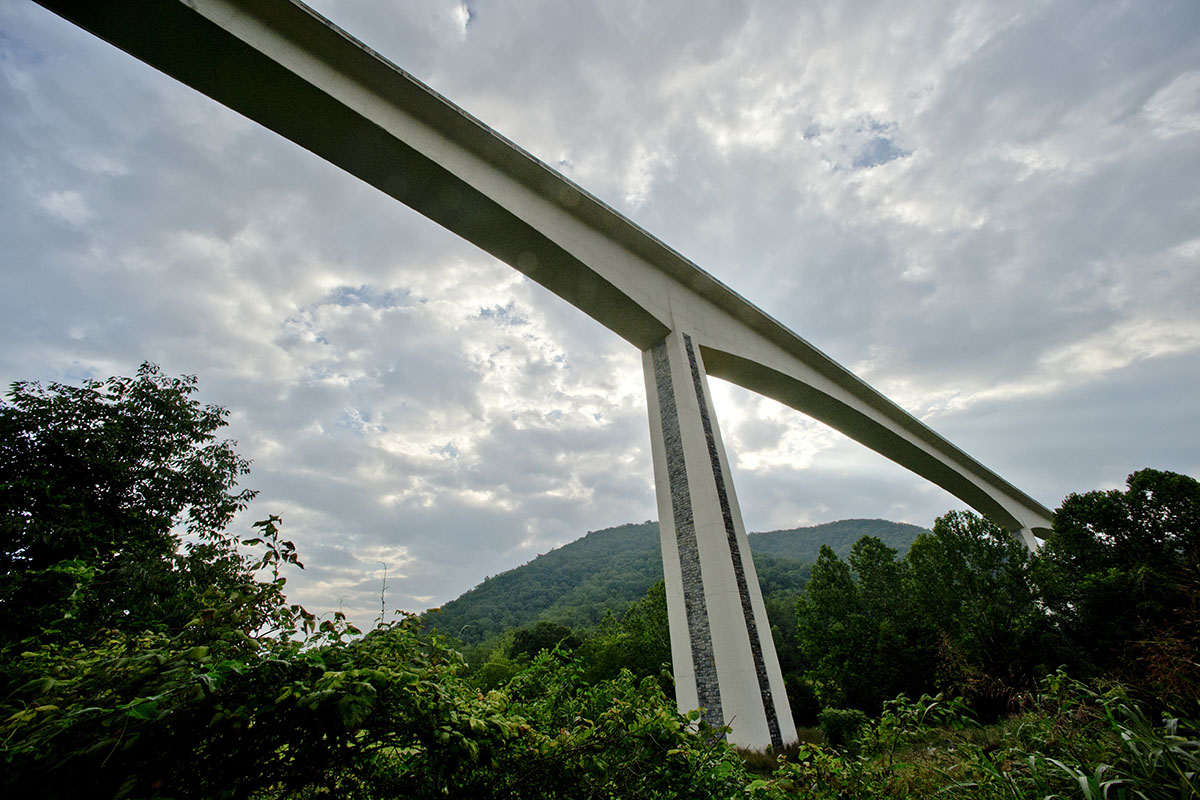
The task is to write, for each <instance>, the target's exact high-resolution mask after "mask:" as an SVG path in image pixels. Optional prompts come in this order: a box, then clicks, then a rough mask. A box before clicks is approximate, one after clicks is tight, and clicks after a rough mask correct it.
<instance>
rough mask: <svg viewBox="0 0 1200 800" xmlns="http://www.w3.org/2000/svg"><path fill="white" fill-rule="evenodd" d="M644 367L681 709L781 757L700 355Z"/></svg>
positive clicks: (782, 710)
mask: <svg viewBox="0 0 1200 800" xmlns="http://www.w3.org/2000/svg"><path fill="white" fill-rule="evenodd" d="M642 364H643V371H644V374H645V378H646V395H647V401H648V405H649V411H650V432H651V435H650V440H651V449H652V451H653V456H654V479H655V488H656V491H657V495H658V514H659V517H658V518H659V531H660V535H661V537H662V553H663V572H664V576H665V580H666V590H667V591H666V594H667V614H668V619H669V622H670V627H671V657H672V660H673V662H674V671H675V695H676V701H677V702H678V704H679V709H680V710H681V711H690V710H692V709H696V708H701V709H704V719H705V720H706V721H707V722H709V723H710V724H712V725H714V726H721V725H729V726H730V729H731V733H730V739H731V741H734V742H736V743H737V744H738V745H740V746H743V747H753V748H765V747H767V746H773V747H775V748H779V747H781V746H782V745H784V744H787V743H790V742H793V741H795V740H796V727H795V725H794V723H793V721H792V715H791V711H790V709H789V707H788V701H787V694H786V692H785V690H784V686H783V674H782V672H781V671H780V669H779V659H778V657H777V656H776V654H775V644H774V642H773V640H772V639H771V626H770V623H769V622H768V621H767V613H766V609H765V607H764V606H763V601H762V592H761V590H760V589H759V585H758V576H757V575H756V573H755V571H754V562H753V561H752V560H751V557H750V545H749V542H748V540H747V539H746V530H745V526H744V525H743V523H742V515H741V511H740V510H739V508H738V502H737V496H736V494H735V493H734V490H733V480H732V478H731V475H730V472H729V461H728V459H727V457H726V455H725V448H724V445H723V444H722V443H721V434H720V430H719V429H718V427H717V420H716V416H715V415H714V414H713V410H712V399H711V397H710V395H709V391H708V378H707V377H706V375H705V372H704V364H703V362H702V360H701V357H700V350H699V347H697V346H696V344H695V343H694V342H693V340H692V338H691V336H689V335H688V334H686V333H681V332H678V331H676V332H672V333H671V334H669V335H668V336H667V337H666V339H664V340H663V341H661V342H659V343H658V344H656V345H654V346H653V347H651V348H650V349H648V350H645V351H643V353H642Z"/></svg>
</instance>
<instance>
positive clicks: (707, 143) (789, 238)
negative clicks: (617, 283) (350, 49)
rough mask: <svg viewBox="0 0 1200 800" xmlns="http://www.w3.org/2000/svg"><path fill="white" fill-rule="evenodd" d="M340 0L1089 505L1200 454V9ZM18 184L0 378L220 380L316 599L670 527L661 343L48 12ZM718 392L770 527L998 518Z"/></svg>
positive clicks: (1157, 5)
mask: <svg viewBox="0 0 1200 800" xmlns="http://www.w3.org/2000/svg"><path fill="white" fill-rule="evenodd" d="M314 5H315V7H316V8H317V10H318V11H320V12H321V13H323V14H325V15H326V16H328V17H329V18H330V19H331V20H332V21H333V22H334V23H336V24H338V25H339V26H341V27H343V28H344V29H346V30H347V31H348V32H349V33H351V34H352V35H354V36H356V37H358V38H359V39H361V40H362V41H364V42H365V43H366V44H367V45H369V46H370V47H372V48H374V49H375V50H377V51H378V52H380V53H381V54H382V55H383V56H385V57H387V58H388V59H390V60H392V61H393V62H395V63H396V64H397V65H398V66H400V67H401V68H403V69H405V70H407V71H408V72H410V73H412V74H413V75H415V76H416V77H417V78H419V79H420V80H422V81H425V82H426V83H428V84H429V85H430V86H432V87H433V88H434V89H435V90H437V91H438V92H440V93H441V94H443V95H445V96H446V97H448V98H450V99H451V100H452V101H454V102H455V103H457V104H458V105H460V106H462V107H463V108H464V109H466V110H467V111H469V112H470V113H471V114H473V115H474V116H476V117H477V118H479V119H481V120H483V121H484V122H485V123H487V124H488V125H490V126H491V127H493V128H494V129H496V130H498V131H499V132H500V133H502V134H503V135H505V136H506V137H508V138H509V139H510V140H512V141H514V142H516V143H517V144H519V145H520V146H521V147H523V148H525V149H526V150H528V151H529V152H531V153H532V154H534V155H535V156H537V157H538V158H540V159H542V160H543V161H545V162H547V163H549V164H551V165H554V166H556V168H557V169H559V170H560V171H562V173H563V174H564V175H566V176H567V177H568V178H570V179H571V180H574V181H576V182H577V183H579V184H580V185H582V186H583V187H584V188H586V189H587V190H589V191H590V192H592V193H593V194H595V195H597V196H598V197H600V198H601V199H602V200H604V201H605V202H607V203H608V204H610V205H612V206H613V207H614V208H616V209H617V210H618V211H620V212H621V213H623V214H625V215H627V216H629V217H630V218H631V219H633V220H634V221H635V222H637V223H638V224H640V225H642V226H643V227H645V228H646V229H648V230H649V231H650V232H651V233H653V234H654V235H656V236H657V237H658V238H660V239H661V240H663V241H664V242H666V243H667V244H668V245H670V246H672V247H673V248H675V249H676V250H678V251H679V252H681V253H682V254H684V255H685V256H687V257H688V258H690V259H691V260H692V261H694V262H695V263H696V264H698V265H699V266H700V267H702V268H703V269H705V270H707V271H709V272H710V273H712V274H713V275H714V276H716V277H717V278H718V279H720V280H721V281H723V282H725V283H726V284H728V285H729V286H730V287H732V288H733V289H734V290H736V291H737V292H738V293H740V294H741V295H742V296H744V297H746V298H747V299H749V300H750V301H751V302H753V303H755V304H757V305H758V306H760V307H761V308H763V309H764V310H765V311H767V312H768V313H769V314H771V315H772V316H774V317H776V318H777V319H779V320H780V321H781V322H783V323H784V324H785V325H786V326H788V327H789V328H791V329H792V330H794V331H795V332H796V333H798V334H799V335H801V336H803V337H804V338H806V339H807V340H808V341H810V342H812V343H813V344H814V345H816V346H817V347H818V348H820V349H821V350H823V351H825V352H826V353H828V354H829V355H831V356H832V357H833V358H835V359H837V360H838V361H840V362H841V363H842V364H844V365H845V366H847V367H848V368H850V369H851V370H853V371H854V372H856V373H857V374H858V375H859V376H860V377H862V378H864V379H865V380H866V381H867V382H869V383H871V384H872V385H873V386H875V387H876V388H877V389H879V390H881V391H882V392H884V393H885V394H887V395H888V396H889V397H891V398H892V399H893V400H895V401H896V402H897V403H899V404H900V405H901V406H903V407H904V408H906V409H907V410H909V411H910V412H912V413H913V414H915V415H916V416H918V417H920V418H921V419H922V420H924V421H925V422H926V423H928V424H929V425H930V426H932V427H933V428H934V429H935V430H937V431H938V432H940V433H942V434H943V435H945V436H946V437H947V438H949V439H950V440H951V441H952V442H954V443H955V444H957V445H959V446H960V447H962V448H963V449H965V450H966V451H967V452H968V453H970V454H971V455H973V456H974V457H975V458H977V459H978V460H980V461H981V462H983V463H984V464H985V465H987V466H988V467H990V468H992V469H994V470H995V471H997V472H998V473H999V474H1000V475H1002V476H1004V477H1005V478H1007V479H1008V480H1009V481H1011V482H1012V483H1014V484H1015V485H1017V486H1018V487H1020V488H1021V489H1023V490H1025V491H1026V492H1028V493H1029V494H1031V495H1033V496H1034V497H1035V498H1037V499H1038V500H1040V501H1042V502H1043V503H1045V504H1046V505H1048V506H1050V507H1051V508H1054V507H1056V506H1057V505H1058V504H1059V503H1060V502H1061V500H1062V498H1063V497H1064V496H1065V495H1066V494H1067V493H1069V492H1072V491H1087V490H1091V489H1094V488H1101V487H1114V486H1119V485H1121V484H1122V483H1123V481H1124V479H1125V476H1126V475H1127V474H1128V473H1129V472H1131V471H1133V470H1135V469H1139V468H1141V467H1145V466H1153V467H1158V468H1164V469H1172V470H1176V471H1180V472H1186V473H1188V474H1192V475H1197V474H1200V423H1198V421H1197V409H1200V3H1196V2H1195V1H1194V0H1178V2H1158V0H1142V1H1141V2H1127V3H1126V2H1123V3H1118V2H1111V1H1103V2H1097V1H1096V0H1079V1H1078V2H1071V1H1069V0H1064V1H1063V2H1037V1H1036V0H1033V1H1030V0H1022V2H1018V3H1013V2H1011V0H989V1H987V2H972V3H951V2H927V3H904V4H899V5H897V4H895V3H887V2H851V1H849V0H830V1H829V2H817V1H814V2H804V3H797V2H795V0H786V1H784V0H781V1H780V2H760V1H759V0H754V1H753V2H729V1H728V0H721V1H720V2H715V1H713V2H709V1H707V0H687V1H686V2H683V1H681V0H655V2H652V3H651V2H646V1H645V0H595V1H594V2H582V1H581V2H563V0H524V1H522V2H517V1H516V0H509V2H500V1H499V0H495V1H491V2H489V1H488V0H478V2H473V3H471V2H469V3H466V4H462V3H456V2H452V1H451V0H404V2H398V1H397V0H324V1H323V2H317V3H315V4H314ZM0 209H2V210H3V214H2V215H0V268H2V272H0V383H2V384H3V385H5V386H7V384H8V383H10V382H11V381H14V380H41V381H43V382H46V381H55V380H57V381H78V380H80V379H82V378H85V377H98V378H104V377H107V376H110V375H113V374H126V375H128V374H132V373H133V372H134V371H135V370H136V369H137V366H138V364H139V363H140V362H142V361H143V360H150V361H153V362H156V363H158V364H160V365H161V366H162V367H163V368H164V370H166V371H167V372H169V373H172V374H179V373H188V374H195V375H197V376H198V377H199V381H200V386H201V390H202V396H203V399H204V400H205V401H208V402H215V403H219V404H221V405H224V406H226V407H227V408H229V409H230V411H231V412H232V414H231V424H230V427H229V429H228V430H229V436H230V437H232V438H235V439H237V440H238V442H239V451H240V452H241V453H242V454H243V455H244V456H246V457H248V458H250V459H252V460H253V462H254V463H253V472H252V474H251V475H250V476H248V478H247V480H246V482H245V485H247V486H249V487H251V488H256V489H258V490H259V491H260V495H259V498H258V499H257V500H256V501H255V503H254V504H253V506H252V507H251V509H250V510H249V511H248V512H247V514H246V515H245V516H244V517H243V518H241V520H240V521H239V523H238V524H239V526H242V527H246V526H248V524H249V522H251V521H253V520H254V519H261V518H263V517H265V516H266V515H267V514H269V513H276V514H280V515H282V517H283V519H284V532H285V534H286V535H287V536H288V537H290V538H293V539H294V540H295V541H296V543H297V545H298V546H299V548H300V551H301V557H302V560H303V561H305V563H306V564H307V567H308V568H307V569H306V570H305V571H304V572H303V573H301V574H298V575H295V576H293V578H292V582H291V583H290V584H289V586H290V587H291V596H292V598H293V599H296V600H299V601H301V602H304V603H305V604H307V605H308V606H309V607H310V609H311V610H314V611H318V612H330V611H331V610H335V609H338V608H341V609H343V610H345V611H347V612H348V613H350V614H351V616H352V618H354V619H357V620H359V621H360V622H367V623H369V622H370V621H371V619H373V618H374V617H375V616H377V615H378V611H379V606H380V600H379V595H380V588H381V581H382V574H383V572H382V570H383V566H382V565H384V564H386V565H387V570H388V572H387V593H386V595H387V596H386V603H387V607H388V609H389V611H390V610H392V609H396V608H404V609H408V610H413V611H419V610H422V609H424V608H426V607H428V606H430V605H437V604H440V603H442V602H445V601H447V600H450V599H452V598H454V597H456V596H457V595H459V594H460V593H462V592H463V591H465V590H466V589H469V588H470V587H471V586H473V585H475V584H476V583H478V582H479V581H481V580H482V579H483V578H484V577H485V576H487V575H494V574H496V573H498V572H501V571H504V570H506V569H509V568H511V567H514V566H517V565H518V564H521V563H524V562H526V561H528V560H530V559H532V558H533V557H534V556H536V555H538V554H539V553H543V552H546V551H548V550H550V549H552V548H554V547H556V546H558V545H561V544H563V543H566V542H568V541H571V540H573V539H575V538H578V537H579V536H581V535H583V534H584V533H586V532H587V531H589V530H595V529H599V528H604V527H608V526H611V525H617V524H621V523H624V522H641V521H643V520H646V519H653V518H655V516H656V510H655V504H654V496H653V476H652V474H651V461H650V452H649V427H648V423H647V420H646V412H645V390H644V386H643V383H642V373H641V363H640V356H639V354H638V353H637V352H636V350H635V349H634V348H632V347H631V346H630V345H628V344H627V343H625V342H624V341H623V340H620V339H618V338H617V337H616V336H615V335H613V334H611V333H609V332H608V331H607V330H605V329H604V328H602V327H601V326H600V325H599V324H598V323H595V322H594V321H592V320H591V319H590V318H588V317H586V316H584V315H583V314H582V313H581V312H579V311H577V310H575V309H574V308H573V307H571V306H570V305H568V304H567V303H565V302H564V301H561V300H559V299H558V298H557V297H555V296H553V295H550V294H549V293H548V292H546V291H545V290H543V289H542V288H541V287H539V286H537V285H536V284H532V283H530V282H529V281H528V280H527V279H525V278H524V277H522V276H521V275H520V274H519V273H517V272H515V271H514V270H512V269H510V268H509V267H507V266H505V265H504V264H501V263H499V262H496V261H495V260H493V259H492V258H490V257H489V256H487V255H486V254H484V253H482V252H480V251H478V250H477V249H475V248H474V247H473V246H471V245H469V244H466V243H465V242H463V241H461V240H458V239H457V238H456V237H455V236H453V235H451V234H449V233H448V232H446V231H444V230H443V229H441V228H439V227H438V226H437V225H435V224H434V223H432V222H429V221H428V220H426V219H425V218H423V217H420V216H419V215H417V214H416V213H415V212H412V211H410V210H409V209H407V208H406V207H404V206H401V205H400V204H398V203H396V202H395V201H393V200H391V199H390V198H388V197H386V196H384V195H382V194H381V193H379V192H377V191H376V190H374V189H372V188H370V187H368V186H366V185H364V184H360V183H358V182H357V181H356V180H355V179H353V178H350V177H349V176H347V175H345V174H342V173H340V172H339V171H338V170H337V169H335V168H333V167H331V166H330V165H328V164H327V163H325V162H324V161H322V160H320V159H319V158H317V157H315V156H313V155H311V154H309V153H307V152H306V151H303V150H301V149H300V148H298V147H297V146H295V145H293V144H291V143H289V142H287V141H285V140H283V139H282V138H280V137H278V136H276V135H275V134H272V133H269V132H267V131H266V130H263V129H261V128H259V127H257V126H256V125H255V124H253V123H250V122H248V121H246V120H245V119H243V118H241V117H240V116H238V115H236V114H234V113H233V112H230V111H228V110H227V109H225V108H223V107H221V106H219V105H217V104H215V103H214V102H212V101H210V100H208V99H207V98H205V97H202V96H200V95H198V94H196V93H195V92H193V91H192V90H190V89H187V88H185V87H183V86H182V85H179V84H176V83H174V82H173V81H172V80H170V79H168V78H166V77H165V76H163V75H160V74H159V73H157V72H155V71H154V70H152V69H150V68H149V67H146V66H144V65H143V64H141V63H139V62H137V61H135V60H133V59H132V58H131V57H129V56H127V55H125V54H123V53H121V52H119V51H117V50H115V49H114V48H112V47H111V46H109V45H107V44H104V43H102V42H100V41H99V40H96V39H94V38H92V37H91V36H89V35H88V34H85V33H84V32H83V31H81V30H79V29H77V28H75V27H74V26H72V25H71V24H69V23H66V22H64V21H63V20H61V19H59V18H57V17H55V16H54V15H52V14H50V13H49V12H47V11H45V10H43V9H41V8H40V7H38V6H35V5H33V4H32V3H26V2H24V1H23V0H5V2H3V3H2V4H0ZM713 391H714V395H715V399H714V402H715V403H716V406H717V408H716V411H717V414H718V417H719V419H720V422H721V426H722V429H723V433H724V435H725V441H726V446H727V447H728V448H729V450H730V451H731V456H732V460H733V462H734V477H735V481H736V486H737V490H738V493H739V497H740V499H741V506H742V509H743V511H744V513H745V515H746V524H747V527H748V528H749V529H750V530H771V529H777V528H784V527H793V526H796V525H804V524H813V523H819V522H826V521H832V520H837V519H843V518H847V517H881V518H886V519H892V520H898V521H905V522H912V523H916V524H919V525H923V526H929V525H931V524H932V522H933V519H934V518H935V517H936V516H938V515H939V514H942V513H944V512H946V511H947V510H949V509H952V508H962V507H963V506H962V504H961V503H960V502H959V501H957V500H956V499H955V498H953V497H951V496H950V495H948V494H946V493H945V492H943V491H942V490H940V489H937V488H936V487H933V486H931V485H928V484H926V483H925V482H924V481H922V480H921V479H919V478H917V477H916V476H913V475H912V474H910V473H908V472H907V471H905V470H904V469H902V468H900V467H897V466H895V465H892V464H891V463H890V462H887V461H886V460H884V459H883V458H882V457H879V456H877V455H875V454H874V453H872V452H870V451H868V450H866V449H865V448H863V447H861V446H859V445H857V444H856V443H854V442H853V441H850V440H848V439H845V438H844V437H842V436H840V435H838V434H835V433H833V432H831V431H830V430H828V429H827V428H824V427H823V426H821V425H820V424H818V423H814V422H812V421H810V420H808V419H806V418H805V417H803V416H802V415H800V414H798V413H796V412H793V411H791V410H790V409H786V408H783V407H781V406H778V405H777V404H775V403H773V402H772V401H769V400H764V399H760V398H757V397H756V396H754V395H751V394H749V393H747V392H744V391H743V390H740V389H737V388H735V387H731V386H729V385H727V384H723V383H721V382H720V381H715V380H714V381H713Z"/></svg>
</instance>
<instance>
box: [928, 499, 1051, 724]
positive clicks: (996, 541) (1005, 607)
mask: <svg viewBox="0 0 1200 800" xmlns="http://www.w3.org/2000/svg"><path fill="white" fill-rule="evenodd" d="M906 560H907V562H908V564H909V567H910V576H909V586H910V592H911V595H912V597H913V599H914V602H915V605H916V607H917V608H918V609H919V610H920V611H921V613H922V614H923V615H924V616H925V617H926V618H927V619H928V620H929V621H930V622H931V623H932V625H933V626H934V627H935V628H936V630H937V631H938V633H939V635H940V637H941V640H942V654H941V661H942V663H941V671H942V674H941V683H942V685H943V686H944V687H946V688H950V689H954V690H956V691H959V692H962V693H964V694H966V695H968V696H971V697H973V699H975V700H976V702H985V701H990V702H992V703H999V704H1000V706H999V707H996V708H993V709H990V710H994V711H999V710H1002V709H1003V707H1004V704H1006V703H1007V702H1008V700H1010V699H1011V697H1012V696H1013V695H1014V693H1015V692H1017V691H1019V690H1023V689H1029V688H1032V687H1033V685H1034V683H1035V682H1036V680H1037V678H1038V676H1039V675H1041V674H1044V665H1043V664H1042V663H1041V662H1042V661H1043V660H1044V659H1045V657H1046V647H1047V646H1048V642H1049V641H1050V638H1049V637H1050V635H1051V631H1050V621H1049V620H1048V619H1047V618H1046V615H1045V613H1044V611H1043V609H1042V607H1041V604H1040V603H1039V600H1038V597H1037V593H1036V591H1035V588H1034V585H1033V581H1032V575H1031V571H1032V569H1033V557H1032V556H1031V554H1030V553H1029V551H1028V549H1027V548H1026V547H1025V546H1024V545H1023V544H1021V543H1020V542H1018V541H1017V540H1016V538H1015V537H1013V536H1012V535H1011V534H1010V533H1009V532H1008V531H1006V530H1004V529H1003V528H1001V527H1000V526H999V525H996V524H995V523H993V522H991V521H990V520H988V519H985V518H984V517H980V516H979V515H977V514H972V513H969V512H964V511H952V512H949V513H948V514H946V515H944V516H942V517H939V518H938V519H937V520H936V521H935V522H934V525H933V531H932V533H930V534H926V535H922V536H920V537H918V538H917V541H916V542H914V543H913V546H912V549H911V550H909V553H908V557H907V559H906Z"/></svg>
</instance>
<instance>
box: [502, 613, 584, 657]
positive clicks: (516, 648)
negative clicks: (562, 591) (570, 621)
mask: <svg viewBox="0 0 1200 800" xmlns="http://www.w3.org/2000/svg"><path fill="white" fill-rule="evenodd" d="M579 644H580V642H579V637H578V636H576V635H575V634H574V633H572V632H571V629H570V628H568V627H567V626H565V625H559V624H558V623H556V622H549V621H547V620H542V621H541V622H539V623H537V624H536V625H534V626H533V627H531V628H521V629H520V630H518V631H516V632H515V633H514V634H513V638H512V645H511V646H510V647H509V652H508V655H509V657H510V658H516V659H524V660H526V661H529V660H531V659H532V658H533V657H534V656H536V655H537V654H538V653H540V652H542V651H543V650H554V649H555V648H558V649H559V650H562V651H564V652H571V651H572V650H574V649H575V648H577V647H579Z"/></svg>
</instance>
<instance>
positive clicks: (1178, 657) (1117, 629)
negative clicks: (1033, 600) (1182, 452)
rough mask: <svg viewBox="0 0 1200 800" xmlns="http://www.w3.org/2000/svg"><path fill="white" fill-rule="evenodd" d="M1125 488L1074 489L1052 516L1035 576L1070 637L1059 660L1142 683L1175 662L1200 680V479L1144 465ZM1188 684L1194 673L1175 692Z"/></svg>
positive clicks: (1193, 691)
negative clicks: (1198, 668)
mask: <svg viewBox="0 0 1200 800" xmlns="http://www.w3.org/2000/svg"><path fill="white" fill-rule="evenodd" d="M1126 487H1127V488H1126V489H1125V491H1121V490H1117V489H1113V490H1109V491H1095V492H1087V493H1084V494H1072V495H1070V496H1068V497H1067V498H1066V499H1065V500H1064V501H1063V504H1062V506H1061V507H1060V508H1059V509H1058V510H1057V511H1056V512H1055V514H1054V525H1053V530H1052V531H1051V533H1050V536H1049V538H1048V539H1047V540H1046V543H1045V547H1044V548H1043V550H1042V558H1041V563H1040V564H1039V569H1038V573H1037V577H1038V582H1039V587H1040V589H1041V591H1042V594H1043V597H1044V598H1045V602H1046V604H1047V606H1048V607H1049V608H1050V609H1051V611H1052V612H1053V615H1054V618H1055V620H1056V621H1057V623H1058V625H1059V626H1060V628H1061V630H1062V631H1063V633H1064V635H1065V636H1066V638H1067V642H1068V643H1069V648H1068V649H1067V650H1066V651H1065V652H1064V654H1063V657H1064V659H1069V660H1070V661H1071V662H1072V663H1073V664H1074V665H1075V668H1076V669H1077V670H1078V671H1080V672H1082V673H1083V674H1097V673H1099V672H1102V671H1105V670H1111V669H1122V670H1124V671H1125V672H1126V673H1127V677H1130V678H1134V679H1136V678H1138V677H1139V676H1140V675H1141V674H1143V673H1145V671H1146V669H1147V668H1148V667H1149V668H1151V669H1162V668H1167V671H1168V672H1170V671H1171V670H1170V669H1169V663H1172V662H1173V663H1175V664H1176V665H1177V668H1178V669H1185V670H1187V672H1190V673H1191V674H1192V675H1193V676H1194V670H1195V663H1196V660H1197V645H1196V642H1197V639H1198V638H1200V614H1198V613H1197V611H1198V606H1200V603H1198V602H1197V600H1198V598H1200V591H1198V589H1200V568H1198V566H1197V565H1198V564H1200V482H1198V481H1196V480H1195V479H1194V478H1191V477H1189V476H1187V475H1180V474H1177V473H1173V472H1165V471H1160V470H1153V469H1144V470H1140V471H1138V472H1135V473H1133V474H1132V475H1130V476H1129V478H1128V480H1127V482H1126ZM1156 642H1158V643H1161V645H1162V646H1157V647H1156V646H1155V643H1156ZM1172 654H1173V655H1172ZM1145 659H1148V660H1145ZM1163 677H1164V678H1170V676H1169V675H1164V676H1163ZM1176 677H1182V676H1176ZM1170 681H1174V678H1170ZM1189 683H1190V685H1191V686H1192V688H1191V690H1190V693H1191V694H1192V696H1193V697H1196V696H1197V687H1196V683H1197V682H1196V681H1195V680H1194V679H1193V680H1191V681H1187V680H1184V681H1183V684H1182V685H1181V686H1179V687H1177V688H1178V689H1180V690H1184V691H1189V690H1186V689H1185V687H1186V685H1187V684H1189ZM1163 688H1167V687H1163Z"/></svg>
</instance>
